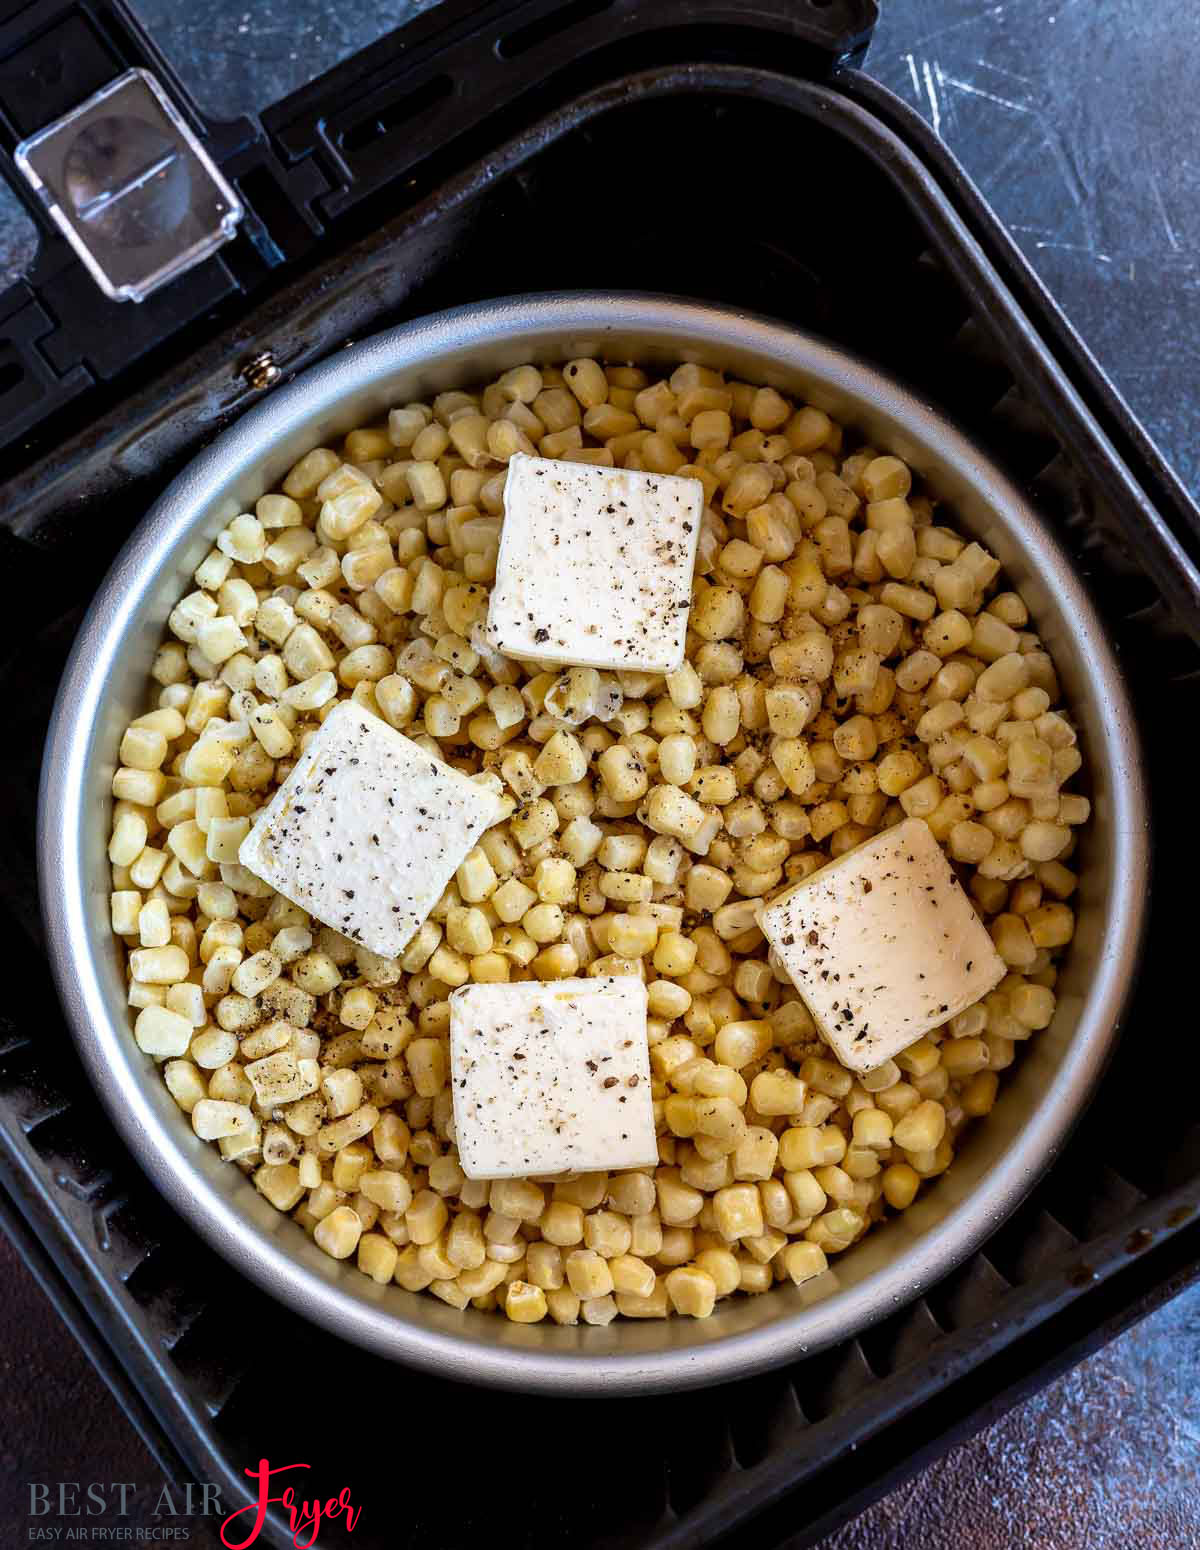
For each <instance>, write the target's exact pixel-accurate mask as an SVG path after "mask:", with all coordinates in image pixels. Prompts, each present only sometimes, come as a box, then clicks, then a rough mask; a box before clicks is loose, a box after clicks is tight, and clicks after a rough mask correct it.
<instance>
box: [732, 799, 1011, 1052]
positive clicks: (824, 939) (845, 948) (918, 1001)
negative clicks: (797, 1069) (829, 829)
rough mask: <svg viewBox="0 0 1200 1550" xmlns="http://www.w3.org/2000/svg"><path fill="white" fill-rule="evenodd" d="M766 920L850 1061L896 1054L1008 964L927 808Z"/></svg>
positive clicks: (996, 979)
mask: <svg viewBox="0 0 1200 1550" xmlns="http://www.w3.org/2000/svg"><path fill="white" fill-rule="evenodd" d="M759 924H760V925H761V927H762V931H763V935H764V936H765V937H766V938H767V940H768V942H770V944H771V946H772V947H773V948H774V950H775V952H776V954H777V955H778V957H779V959H780V962H781V963H782V964H783V967H784V968H785V969H786V970H787V973H788V975H789V976H790V978H791V980H792V983H793V984H794V985H795V987H796V989H797V990H798V991H799V992H800V994H801V996H802V997H803V998H804V1001H805V1004H806V1005H807V1007H808V1009H809V1011H810V1012H811V1013H812V1015H813V1017H814V1018H815V1019H816V1023H817V1026H818V1028H819V1029H820V1031H821V1033H822V1035H823V1036H824V1038H825V1039H826V1041H827V1042H828V1043H829V1045H830V1046H831V1047H832V1049H833V1051H834V1053H835V1054H836V1055H837V1057H838V1059H839V1060H840V1061H841V1062H842V1064H843V1065H844V1066H848V1067H849V1069H850V1070H851V1071H869V1070H870V1069H871V1068H872V1067H873V1066H878V1065H882V1064H883V1062H884V1061H885V1060H890V1059H891V1057H892V1056H893V1055H895V1054H896V1053H897V1052H898V1051H900V1050H902V1049H905V1048H907V1046H908V1045H910V1044H913V1043H915V1042H916V1040H917V1039H919V1038H921V1036H922V1035H923V1034H926V1033H928V1032H929V1030H930V1029H931V1028H936V1027H938V1026H939V1025H940V1024H942V1023H944V1022H945V1021H946V1020H947V1018H950V1017H953V1016H955V1014H956V1013H958V1012H961V1011H962V1010H963V1009H964V1008H965V1007H968V1006H971V1005H972V1004H973V1003H974V1002H976V1001H978V1000H979V998H980V997H981V996H985V995H987V993H988V991H989V990H993V989H994V988H995V987H996V986H997V985H998V984H999V983H1000V981H1001V980H1002V979H1003V978H1004V975H1005V973H1006V970H1005V967H1004V963H1003V961H1002V960H1001V958H1000V956H999V954H998V953H997V952H996V949H995V947H993V945H992V939H991V937H990V936H989V935H988V934H987V931H986V930H985V929H984V925H983V922H982V921H981V920H980V918H979V916H978V915H977V914H976V913H975V910H974V907H973V906H972V904H971V901H970V899H968V897H967V895H966V894H965V893H964V892H963V890H962V888H961V887H960V886H959V883H958V879H957V878H956V877H955V875H954V873H953V871H952V870H951V867H950V863H949V862H948V861H947V860H946V857H945V855H944V854H943V853H942V848H941V846H940V845H939V844H938V842H937V841H936V840H935V839H934V837H933V835H932V834H931V833H930V830H929V826H928V825H927V824H926V823H923V822H922V821H921V819H919V818H909V819H906V820H905V821H904V822H903V823H899V824H897V825H896V826H895V828H892V829H885V830H884V832H883V833H882V834H878V835H876V836H875V838H874V839H873V840H868V841H867V842H866V844H864V845H859V846H858V847H857V849H855V850H851V851H847V852H846V854H845V855H844V856H839V858H838V859H837V860H836V861H834V862H831V863H830V865H829V866H826V867H822V868H821V870H820V871H819V872H814V873H813V875H812V876H811V877H809V878H806V879H805V881H804V882H802V883H798V884H797V885H796V886H795V887H794V888H789V889H788V890H787V892H786V893H782V894H780V895H779V897H778V898H777V899H775V900H773V901H772V902H771V903H770V904H769V905H767V906H766V907H765V908H764V909H763V910H762V911H761V912H760V915H759Z"/></svg>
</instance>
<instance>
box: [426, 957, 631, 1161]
mask: <svg viewBox="0 0 1200 1550" xmlns="http://www.w3.org/2000/svg"><path fill="white" fill-rule="evenodd" d="M450 1079H451V1083H452V1086H453V1095H454V1132H455V1137H456V1139H457V1143H458V1157H459V1162H460V1163H461V1164H462V1169H463V1172H464V1173H465V1174H466V1175H467V1177H468V1178H469V1179H509V1178H524V1177H526V1176H528V1175H530V1174H542V1173H564V1172H566V1171H567V1170H569V1169H570V1170H578V1171H580V1172H592V1171H596V1170H601V1169H606V1168H639V1167H646V1166H648V1165H649V1164H651V1163H654V1162H657V1160H658V1143H657V1141H656V1140H655V1136H654V1107H653V1104H652V1102H651V1098H650V1056H649V1048H648V1045H647V1043H646V987H645V985H643V983H642V981H641V980H640V979H638V978H637V977H636V976H634V975H618V976H609V977H606V978H597V979H572V980H550V981H547V982H546V983H545V984H542V983H539V982H537V981H533V980H530V981H527V982H523V983H521V984H516V985H464V986H463V987H462V989H461V990H456V991H455V992H454V993H453V995H452V996H451V997H450Z"/></svg>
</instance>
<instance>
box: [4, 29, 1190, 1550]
mask: <svg viewBox="0 0 1200 1550" xmlns="http://www.w3.org/2000/svg"><path fill="white" fill-rule="evenodd" d="M134 5H135V9H137V10H138V11H139V13H140V14H141V15H142V16H143V17H144V18H145V19H146V20H147V21H148V22H149V23H150V24H151V27H152V30H153V31H154V33H155V36H156V37H157V39H158V42H159V44H160V46H161V47H162V48H163V50H164V52H165V53H166V54H167V55H168V57H170V58H171V59H172V60H173V61H174V62H175V64H176V66H177V68H179V69H180V71H181V73H182V74H183V75H184V76H185V77H188V78H190V79H192V80H193V82H194V83H195V89H196V91H197V94H198V96H200V97H201V99H202V100H203V102H204V105H205V106H206V107H207V108H209V109H210V110H212V111H215V112H219V113H234V112H238V111H243V110H246V109H252V108H254V107H255V106H258V105H262V104H265V103H267V102H269V101H272V100H275V99H276V98H278V97H279V96H281V95H283V94H284V93H285V92H286V91H288V90H291V89H293V88H294V87H295V86H298V85H300V84H301V83H302V82H303V81H305V80H307V79H309V78H311V76H312V75H314V74H316V73H318V72H319V71H320V70H321V69H324V68H327V67H328V66H329V65H331V64H333V63H335V62H336V61H337V60H338V59H339V58H342V57H344V56H345V54H347V53H348V52H352V51H353V50H354V49H355V48H358V47H361V46H362V45H363V44H364V43H365V42H367V41H368V40H369V39H370V38H371V37H373V36H377V35H378V34H379V33H381V32H382V31H385V30H386V29H387V28H388V27H389V26H392V25H395V24H396V23H397V22H399V21H401V20H403V19H404V17H405V16H406V15H409V14H411V13H412V11H413V10H415V9H418V8H419V7H417V6H413V5H410V4H409V3H408V0H339V4H338V5H337V6H333V5H331V4H329V0H290V3H287V4H284V3H283V0H258V3H256V4H255V5H254V7H253V9H251V8H250V3H249V0H194V3H192V4H190V5H188V6H187V7H184V6H180V5H179V4H178V0H134ZM884 11H885V15H884V19H883V21H882V23H881V25H880V28H879V31H878V34H877V36H876V39H875V42H874V44H873V46H872V49H871V52H870V55H869V58H868V68H869V70H870V71H871V73H872V74H874V75H875V76H876V77H877V78H878V79H879V80H881V81H883V82H884V83H885V84H886V85H888V86H889V87H891V88H892V89H893V90H894V91H896V92H897V93H898V94H899V95H901V96H902V97H904V98H905V99H906V100H907V101H909V102H910V103H912V104H914V105H915V106H916V107H917V108H918V110H919V111H920V112H921V113H922V114H923V115H924V116H925V118H926V119H927V120H928V121H929V122H930V124H931V125H932V126H933V127H934V128H935V129H936V130H937V131H938V132H939V133H940V134H941V135H942V136H943V138H944V139H945V140H946V142H947V144H948V145H949V146H950V147H951V148H952V149H953V151H954V152H955V153H956V154H957V155H958V157H959V158H960V160H961V161H962V162H963V164H964V166H965V167H966V169H967V171H968V172H969V173H971V175H972V176H973V177H974V178H975V179H976V181H977V182H978V184H979V186H980V187H981V189H982V190H983V193H984V195H985V196H986V197H987V198H988V199H989V200H990V201H991V203H992V205H993V207H994V208H995V210H996V211H997V213H998V214H999V215H1000V217H1001V218H1002V219H1003V220H1004V221H1005V222H1006V223H1007V224H1008V227H1009V229H1010V231H1011V232H1012V233H1013V234H1014V236H1015V237H1016V238H1017V240H1018V241H1019V243H1020V245H1021V246H1022V248H1023V249H1024V251H1025V253H1026V254H1027V256H1028V257H1029V259H1030V260H1031V262H1032V263H1033V265H1034V267H1035V268H1036V269H1037V271H1038V272H1039V274H1040V275H1041V276H1042V278H1043V279H1044V280H1045V282H1046V284H1047V285H1048V286H1049V288H1050V290H1051V291H1052V292H1053V294H1054V295H1055V296H1056V297H1057V299H1058V300H1059V302H1060V303H1061V304H1062V306H1063V307H1064V309H1065V311H1066V312H1067V314H1068V316H1069V317H1070V318H1071V320H1072V321H1073V322H1074V324H1075V326H1076V327H1077V328H1078V330H1079V332H1080V333H1081V334H1082V336H1083V338H1084V339H1085V340H1086V341H1087V343H1088V344H1089V345H1090V347H1091V348H1092V350H1093V351H1094V352H1095V354H1096V355H1097V357H1098V358H1099V360H1100V362H1101V364H1102V365H1103V366H1104V367H1105V369H1106V370H1107V371H1108V372H1109V373H1110V375H1111V376H1112V377H1113V379H1114V380H1115V382H1116V383H1117V385H1118V387H1119V388H1120V389H1121V391H1122V392H1123V393H1124V394H1125V396H1126V398H1127V399H1128V401H1129V403H1130V404H1131V406H1132V407H1133V409H1134V412H1135V413H1136V414H1137V415H1138V416H1139V417H1140V418H1141V419H1142V421H1143V422H1144V424H1145V425H1146V427H1147V428H1148V430H1149V431H1150V433H1151V435H1152V436H1153V437H1154V438H1155V439H1156V440H1157V442H1158V443H1159V445H1160V446H1161V447H1162V449H1163V451H1164V452H1165V454H1166V455H1167V457H1168V458H1169V459H1170V460H1171V461H1172V462H1173V463H1174V465H1175V467H1176V468H1177V469H1178V470H1179V472H1180V474H1181V475H1182V477H1183V478H1184V480H1185V482H1186V483H1187V484H1188V485H1189V487H1190V488H1191V490H1192V492H1193V494H1194V495H1196V496H1198V497H1200V441H1198V439H1197V438H1196V437H1195V436H1194V435H1193V433H1192V423H1193V420H1194V417H1195V408H1196V401H1197V399H1196V392H1195V376H1196V364H1197V358H1198V355H1200V258H1198V254H1200V197H1198V194H1200V95H1198V94H1197V92H1196V87H1195V83H1196V80H1197V77H1198V74H1200V9H1197V8H1195V7H1192V8H1188V7H1185V6H1180V5H1175V6H1168V5H1165V4H1154V3H1149V4H1147V3H1146V0H990V3H988V0H884ZM27 252H28V248H27V246H26V245H24V236H23V233H22V231H21V229H20V227H19V224H18V223H17V222H16V221H15V220H14V219H13V216H12V207H11V205H10V203H9V201H8V197H7V195H6V193H5V190H4V188H3V186H2V185H0V280H2V279H3V274H4V270H5V268H6V267H8V268H9V269H10V270H11V269H12V268H14V267H15V268H16V269H17V270H18V271H19V268H20V266H21V263H22V262H23V261H24V259H23V256H22V255H26V254H27ZM0 1286H3V1288H4V1291H5V1295H4V1297H3V1298H0V1414H2V1415H3V1426H2V1429H0V1524H4V1525H6V1526H7V1525H10V1524H12V1525H19V1526H20V1529H19V1534H18V1538H19V1539H20V1540H21V1541H22V1542H24V1540H25V1525H26V1524H27V1522H28V1521H29V1520H28V1519H27V1518H26V1512H27V1507H28V1482H29V1481H30V1480H45V1481H55V1480H63V1479H72V1478H77V1477H78V1466H79V1464H80V1461H81V1460H82V1459H83V1458H86V1459H87V1460H88V1465H89V1468H88V1474H89V1476H90V1477H91V1478H107V1479H122V1480H129V1481H137V1482H142V1483H143V1485H144V1489H143V1491H142V1492H141V1494H140V1495H138V1496H135V1497H133V1498H131V1501H132V1502H133V1503H136V1504H138V1505H139V1506H140V1508H141V1511H142V1518H141V1521H144V1522H146V1523H151V1522H153V1521H154V1520H153V1519H152V1518H151V1517H150V1516H149V1514H150V1513H151V1511H152V1509H153V1504H154V1499H155V1496H156V1494H157V1488H158V1484H159V1483H160V1481H161V1476H160V1473H159V1471H158V1469H157V1466H156V1465H155V1464H154V1462H153V1460H152V1459H151V1458H150V1456H149V1454H148V1453H147V1452H146V1450H145V1448H144V1447H143V1445H142V1444H141V1442H140V1440H139V1439H138V1438H137V1436H136V1435H135V1434H134V1432H133V1431H132V1429H131V1428H130V1427H129V1426H128V1424H127V1423H126V1421H125V1420H124V1418H123V1416H122V1415H121V1413H120V1411H119V1410H118V1409H117V1407H116V1405H115V1404H114V1402H113V1401H112V1399H111V1398H110V1396H109V1395H108V1393H107V1391H106V1390H105V1389H104V1387H103V1385H102V1384H101V1383H100V1381H99V1380H98V1379H97V1378H96V1376H95V1374H94V1373H93V1372H92V1370H91V1368H90V1367H89V1365H88V1363H87V1361H86V1359H85V1358H84V1357H83V1356H82V1355H81V1354H80V1353H79V1352H78V1350H77V1349H76V1348H75V1347H74V1345H73V1343H72V1342H71V1341H70V1340H69V1339H66V1338H64V1335H63V1331H62V1329H61V1327H60V1326H59V1325H58V1323H57V1319H56V1317H55V1316H54V1315H53V1314H52V1313H51V1312H50V1310H49V1308H48V1306H47V1305H46V1304H45V1302H44V1301H43V1299H42V1298H41V1294H40V1292H39V1291H38V1289H37V1287H36V1285H35V1284H34V1283H33V1281H32V1279H31V1278H30V1277H29V1275H28V1273H27V1272H26V1271H25V1269H24V1267H23V1266H22V1265H21V1263H20V1261H19V1260H18V1259H17V1258H16V1256H15V1254H14V1253H13V1251H12V1250H11V1248H10V1247H9V1246H8V1244H7V1243H6V1242H5V1241H4V1240H3V1239H2V1238H0ZM51 1394H53V1396H54V1398H53V1401H52V1402H51V1400H50V1397H49V1396H50V1395H51ZM921 1441H922V1439H919V1438H915V1439H914V1451H915V1450H916V1448H917V1447H919V1446H920V1443H921ZM1198 1480H1200V1286H1196V1287H1193V1288H1192V1289H1191V1290H1190V1291H1189V1292H1187V1293H1185V1294H1184V1295H1183V1296H1181V1297H1179V1298H1177V1299H1176V1300H1175V1301H1174V1302H1173V1303H1171V1304H1169V1305H1168V1306H1166V1307H1165V1308H1162V1309H1160V1310H1159V1311H1158V1312H1157V1313H1155V1314H1153V1315H1152V1316H1151V1317H1150V1318H1148V1319H1147V1320H1145V1321H1144V1322H1143V1323H1142V1324H1140V1325H1139V1326H1137V1327H1136V1328H1134V1329H1132V1330H1130V1331H1128V1332H1127V1333H1126V1334H1124V1335H1122V1336H1121V1337H1120V1338H1119V1339H1118V1340H1116V1341H1114V1342H1113V1343H1112V1345H1110V1346H1109V1347H1107V1348H1106V1349H1105V1350H1103V1351H1101V1352H1099V1353H1097V1354H1096V1355H1094V1356H1092V1357H1091V1358H1090V1359H1088V1360H1087V1361H1085V1362H1084V1363H1083V1364H1082V1365H1081V1366H1079V1367H1078V1368H1076V1369H1075V1370H1074V1371H1073V1372H1071V1373H1069V1374H1068V1375H1067V1376H1065V1377H1063V1378H1061V1379H1059V1380H1058V1381H1056V1382H1055V1383H1053V1384H1051V1385H1050V1386H1049V1387H1048V1388H1047V1389H1046V1390H1044V1391H1043V1392H1042V1393H1041V1394H1040V1395H1038V1396H1036V1397H1035V1398H1033V1399H1031V1400H1029V1401H1027V1402H1026V1403H1024V1404H1023V1405H1021V1406H1019V1407H1018V1408H1017V1409H1016V1410H1014V1411H1012V1412H1011V1413H1010V1414H1009V1415H1007V1416H1005V1417H1003V1418H1002V1419H1001V1420H999V1421H998V1422H996V1423H995V1424H993V1425H992V1426H990V1427H989V1428H987V1429H986V1430H985V1431H983V1432H982V1433H980V1434H979V1435H978V1436H977V1437H975V1438H974V1439H972V1440H971V1441H969V1442H967V1443H965V1444H963V1445H962V1446H960V1447H957V1448H955V1449H953V1450H951V1452H950V1453H949V1454H947V1455H946V1457H945V1458H944V1459H942V1460H940V1461H939V1462H937V1463H935V1464H933V1465H931V1466H929V1467H928V1468H926V1469H925V1470H924V1471H922V1472H921V1473H920V1474H918V1475H917V1476H916V1477H915V1478H914V1479H913V1480H912V1481H911V1482H910V1483H908V1484H907V1485H905V1486H902V1487H901V1488H899V1489H898V1490H896V1491H894V1492H893V1493H892V1494H891V1495H890V1496H888V1497H886V1498H884V1500H883V1501H881V1502H880V1503H878V1504H877V1505H876V1506H875V1507H874V1508H872V1509H870V1510H869V1511H867V1512H865V1513H863V1514H862V1515H861V1516H860V1517H859V1518H858V1519H856V1520H855V1521H854V1522H853V1523H851V1524H848V1525H847V1526H846V1527H845V1528H843V1529H842V1530H840V1531H839V1532H838V1533H836V1534H834V1535H833V1536H831V1537H830V1538H829V1539H828V1540H827V1541H825V1543H824V1546H823V1547H822V1550H907V1547H909V1546H914V1545H920V1546H922V1550H960V1547H964V1546H966V1545H971V1546H973V1547H977V1550H1025V1547H1033V1546H1036V1547H1037V1550H1128V1547H1131V1546H1132V1547H1136V1550H1188V1547H1200V1491H1198V1489H1197V1481H1198ZM93 1521H94V1522H97V1523H104V1522H105V1521H106V1520H105V1519H97V1520H93ZM125 1521H126V1522H127V1523H137V1522H138V1521H139V1519H138V1517H136V1516H135V1517H133V1518H131V1519H126V1520H125ZM12 1542H13V1543H15V1542H16V1541H15V1540H14V1541H12ZM210 1542H211V1543H214V1544H215V1543H216V1541H215V1537H214V1538H212V1539H211V1541H210V1539H209V1537H208V1536H206V1535H204V1534H203V1533H202V1532H201V1531H196V1532H194V1533H193V1536H192V1539H191V1541H190V1543H191V1544H192V1545H193V1546H196V1547H201V1550H203V1547H205V1546H207V1545H208V1544H209V1543H210ZM430 1550H441V1547H434V1546H431V1547H430Z"/></svg>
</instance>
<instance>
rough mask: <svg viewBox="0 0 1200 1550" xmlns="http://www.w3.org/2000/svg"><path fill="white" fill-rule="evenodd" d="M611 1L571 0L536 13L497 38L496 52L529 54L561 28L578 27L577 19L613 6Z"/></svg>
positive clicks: (508, 55) (509, 55)
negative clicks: (522, 23) (515, 28)
mask: <svg viewBox="0 0 1200 1550" xmlns="http://www.w3.org/2000/svg"><path fill="white" fill-rule="evenodd" d="M612 4H613V0H573V4H571V5H562V6H558V7H557V8H556V9H555V10H554V11H552V12H551V13H550V14H549V15H548V16H539V17H538V19H537V21H535V22H530V23H529V24H528V26H525V27H518V28H517V30H516V31H515V32H510V33H509V34H508V36H507V37H504V38H500V39H499V41H498V42H497V44H496V52H497V54H499V55H500V58H501V59H517V58H518V57H519V56H520V55H521V54H528V53H529V51H530V49H535V48H538V47H540V46H541V44H543V43H546V42H548V41H549V40H550V39H551V38H555V37H557V36H558V34H559V33H560V32H566V31H567V30H568V29H569V28H571V27H577V26H578V25H579V23H580V22H585V21H588V20H589V19H590V18H591V17H593V16H601V15H603V13H604V12H605V11H609V10H611V9H612Z"/></svg>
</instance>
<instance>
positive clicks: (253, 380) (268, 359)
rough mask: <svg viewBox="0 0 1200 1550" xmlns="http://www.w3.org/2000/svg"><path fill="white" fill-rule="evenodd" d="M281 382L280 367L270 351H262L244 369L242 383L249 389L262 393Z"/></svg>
mask: <svg viewBox="0 0 1200 1550" xmlns="http://www.w3.org/2000/svg"><path fill="white" fill-rule="evenodd" d="M278 380H279V367H278V366H277V365H276V364H275V357H274V356H273V355H272V354H271V352H270V350H262V351H260V352H259V354H257V355H255V356H254V357H253V358H252V359H250V360H248V361H247V362H246V364H245V365H244V366H243V367H242V381H243V382H245V384H246V386H247V387H251V388H254V389H255V390H256V391H261V390H262V389H263V388H269V387H270V386H271V384H272V383H274V382H278Z"/></svg>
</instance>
